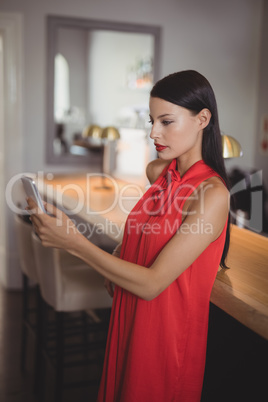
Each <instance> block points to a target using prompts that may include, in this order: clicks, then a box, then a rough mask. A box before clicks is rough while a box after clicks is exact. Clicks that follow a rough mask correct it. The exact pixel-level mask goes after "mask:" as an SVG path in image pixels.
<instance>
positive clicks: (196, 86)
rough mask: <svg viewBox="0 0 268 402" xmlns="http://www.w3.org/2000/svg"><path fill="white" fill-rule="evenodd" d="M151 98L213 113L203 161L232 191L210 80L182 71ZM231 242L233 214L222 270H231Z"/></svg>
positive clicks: (162, 83) (160, 83)
mask: <svg viewBox="0 0 268 402" xmlns="http://www.w3.org/2000/svg"><path fill="white" fill-rule="evenodd" d="M150 95H151V96H152V97H155V98H161V99H164V100H166V101H168V102H171V103H174V104H175V105H178V106H181V107H184V108H186V109H189V110H191V111H192V112H193V113H195V114H197V113H199V112H200V111H201V110H202V109H205V108H206V109H208V110H209V111H210V112H211V119H210V122H209V124H208V126H207V127H206V128H205V129H204V132H203V142H202V158H203V160H204V162H205V163H206V164H207V165H208V166H210V167H211V168H212V169H213V170H215V172H217V173H218V174H219V175H220V176H221V178H222V179H223V180H224V182H225V184H226V186H227V188H228V189H229V181H228V177H227V173H226V170H225V165H224V160H223V155H222V141H221V132H220V127H219V118H218V108H217V102H216V98H215V94H214V91H213V89H212V87H211V85H210V83H209V82H208V80H207V79H206V78H205V77H204V76H203V75H202V74H200V73H198V72H197V71H194V70H185V71H180V72H178V73H174V74H170V75H168V76H167V77H164V78H162V79H161V80H159V81H158V82H157V83H156V84H155V85H154V87H153V88H152V90H151V93H150ZM229 243H230V214H229V217H228V225H227V232H226V239H225V245H224V249H223V253H222V257H221V262H220V265H221V267H222V268H228V267H227V265H226V263H225V259H226V256H227V253H228V249H229Z"/></svg>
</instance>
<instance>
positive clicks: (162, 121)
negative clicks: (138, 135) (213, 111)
mask: <svg viewBox="0 0 268 402" xmlns="http://www.w3.org/2000/svg"><path fill="white" fill-rule="evenodd" d="M200 113H201V112H200ZM200 113H198V114H197V115H194V114H193V113H192V112H191V111H190V110H188V109H185V108H183V107H181V106H178V105H175V104H173V103H170V102H167V101H165V100H163V99H160V98H154V97H151V98H150V120H151V123H152V130H151V134H150V137H151V138H152V139H153V140H154V144H155V147H156V151H157V152H158V155H159V158H161V159H165V160H169V159H174V158H182V157H183V158H184V159H187V160H189V158H190V160H193V163H194V162H196V161H197V160H199V159H202V133H203V126H202V124H201V122H202V121H201V119H200Z"/></svg>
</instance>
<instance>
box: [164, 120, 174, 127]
mask: <svg viewBox="0 0 268 402" xmlns="http://www.w3.org/2000/svg"><path fill="white" fill-rule="evenodd" d="M170 123H172V121H171V120H163V121H162V124H163V125H164V126H168V125H169V124H170Z"/></svg>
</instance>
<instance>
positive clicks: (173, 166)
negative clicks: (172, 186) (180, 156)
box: [167, 159, 205, 181]
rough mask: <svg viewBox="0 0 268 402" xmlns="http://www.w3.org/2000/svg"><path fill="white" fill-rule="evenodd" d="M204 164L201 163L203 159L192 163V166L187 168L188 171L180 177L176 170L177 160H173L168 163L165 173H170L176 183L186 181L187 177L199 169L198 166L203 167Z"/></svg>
mask: <svg viewBox="0 0 268 402" xmlns="http://www.w3.org/2000/svg"><path fill="white" fill-rule="evenodd" d="M204 164H205V162H204V161H203V159H200V160H199V161H197V162H195V163H193V165H191V166H190V167H189V169H187V170H186V172H185V173H184V174H183V175H182V176H181V175H180V172H179V171H178V169H177V159H173V160H172V162H171V163H170V165H169V167H168V169H167V171H168V172H172V173H173V175H174V176H175V178H176V179H177V180H178V181H181V180H183V181H184V180H186V179H187V178H188V177H189V176H191V175H192V174H193V172H194V171H195V170H196V168H197V167H200V166H202V165H204Z"/></svg>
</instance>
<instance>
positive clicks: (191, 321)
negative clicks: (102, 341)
mask: <svg viewBox="0 0 268 402" xmlns="http://www.w3.org/2000/svg"><path fill="white" fill-rule="evenodd" d="M150 121H151V123H152V130H151V135H150V137H151V138H152V139H153V141H154V144H155V147H156V150H157V152H158V155H159V158H158V159H157V160H155V161H153V162H151V163H150V164H149V165H148V167H147V175H148V178H149V180H150V182H151V183H152V186H151V187H150V188H149V190H148V191H147V192H146V193H145V195H144V196H143V197H142V198H141V200H140V201H139V202H138V203H137V205H136V206H135V207H134V209H133V210H132V211H131V213H130V215H129V217H128V219H127V222H126V225H125V231H124V237H123V242H122V246H121V250H120V258H117V257H116V256H111V255H109V254H107V253H106V252H104V251H102V250H100V249H99V248H98V247H96V246H95V245H93V244H91V243H90V242H89V241H88V240H87V239H86V238H84V237H83V236H82V235H81V234H79V233H78V231H77V230H75V228H74V230H73V231H72V233H69V234H68V235H67V234H66V233H67V229H66V227H67V220H68V218H67V217H66V216H65V215H64V216H63V218H62V220H63V223H62V222H61V226H59V225H57V219H56V218H53V217H51V216H47V215H44V214H34V215H32V221H33V224H34V226H35V228H36V230H37V233H38V234H39V236H40V238H41V240H42V242H43V245H44V246H51V247H59V248H64V249H66V250H67V251H69V252H70V253H71V254H74V255H76V256H78V257H80V258H82V259H83V260H84V261H85V262H86V263H88V264H89V265H91V266H92V267H93V268H95V269H96V270H97V271H98V272H99V273H101V274H102V275H103V276H104V277H106V278H107V279H106V286H107V289H108V290H109V292H110V293H111V294H113V290H112V289H113V288H112V283H114V284H115V285H116V286H115V291H114V300H113V307H112V313H111V321H110V328H109V334H108V341H107V348H106V356H105V363H104V368H103V375H102V380H101V385H100V390H99V396H98V401H99V402H103V401H106V402H112V401H116V402H119V401H120V402H137V401H139V402H145V401H146V402H148V401H149V402H150V401H153V402H160V401H161V402H163V401H165V402H171V401H180V402H197V401H200V397H201V391H202V382H203V375H204V367H205V355H206V341H207V328H208V312H209V298H210V293H211V289H212V286H213V282H214V280H215V277H216V273H217V270H218V266H219V264H221V266H222V267H226V265H225V258H226V255H227V251H228V245H229V235H228V234H229V228H228V212H229V192H228V189H227V187H226V186H227V177H226V172H225V168H224V163H223V158H222V149H221V135H220V130H219V123H218V115H217V106H216V100H215V96H214V93H213V90H212V88H211V86H210V84H209V82H208V81H207V80H206V79H205V78H204V77H203V76H202V75H201V74H199V73H197V72H195V71H192V70H187V71H182V72H179V73H175V74H172V75H169V76H167V77H165V78H163V79H162V80H160V81H158V82H157V83H156V84H155V86H154V87H153V89H152V91H151V96H150ZM29 207H30V208H34V207H35V204H34V203H33V202H32V201H31V200H29ZM47 208H48V209H50V212H53V214H54V215H56V216H57V210H56V209H55V208H54V207H52V206H48V207H47ZM58 219H59V218H58ZM117 251H118V250H117Z"/></svg>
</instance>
